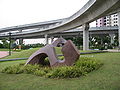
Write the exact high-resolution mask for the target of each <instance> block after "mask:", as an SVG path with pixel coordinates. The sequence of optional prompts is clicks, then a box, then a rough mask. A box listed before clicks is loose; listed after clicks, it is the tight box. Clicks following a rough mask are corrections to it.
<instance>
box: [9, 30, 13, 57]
mask: <svg viewBox="0 0 120 90" xmlns="http://www.w3.org/2000/svg"><path fill="white" fill-rule="evenodd" d="M11 34H12V33H11V32H9V55H11Z"/></svg>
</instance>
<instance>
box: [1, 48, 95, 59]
mask: <svg viewBox="0 0 120 90" xmlns="http://www.w3.org/2000/svg"><path fill="white" fill-rule="evenodd" d="M38 49H39V48H32V49H28V50H22V51H18V52H15V51H14V52H13V53H12V55H11V56H7V57H5V58H3V59H14V58H28V57H29V56H30V55H31V54H32V53H34V52H35V51H37V50H38ZM0 50H3V51H4V50H6V49H0ZM55 50H56V53H57V54H62V52H61V47H56V48H55ZM94 51H95V50H89V51H82V50H80V52H94Z"/></svg>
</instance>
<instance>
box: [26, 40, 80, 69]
mask: <svg viewBox="0 0 120 90" xmlns="http://www.w3.org/2000/svg"><path fill="white" fill-rule="evenodd" d="M59 43H64V45H63V47H62V53H63V56H64V58H65V59H64V60H58V57H57V54H56V52H55V48H54V47H56V46H57V45H58V44H59ZM79 56H80V53H79V51H78V50H77V48H76V47H75V45H74V44H73V43H72V41H71V40H68V41H66V40H65V39H63V38H59V39H57V40H56V41H54V42H53V43H52V44H50V45H46V46H45V47H43V48H41V49H39V50H38V51H36V52H35V53H33V54H32V55H31V56H30V57H29V59H28V61H27V62H26V65H27V64H44V60H45V58H46V57H48V59H49V62H50V66H52V67H54V66H63V65H67V66H71V65H73V64H74V62H75V61H76V60H77V59H78V58H79Z"/></svg>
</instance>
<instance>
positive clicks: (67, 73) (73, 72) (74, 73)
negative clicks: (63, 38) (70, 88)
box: [46, 66, 85, 78]
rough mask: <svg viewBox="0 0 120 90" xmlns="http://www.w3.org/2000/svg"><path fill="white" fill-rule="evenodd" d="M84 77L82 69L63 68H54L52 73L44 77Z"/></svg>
mask: <svg viewBox="0 0 120 90" xmlns="http://www.w3.org/2000/svg"><path fill="white" fill-rule="evenodd" d="M82 75H85V72H84V70H83V69H82V68H77V67H74V66H73V67H72V66H65V67H57V68H54V69H53V71H52V72H50V73H49V74H47V75H46V76H47V77H49V78H75V77H80V76H82Z"/></svg>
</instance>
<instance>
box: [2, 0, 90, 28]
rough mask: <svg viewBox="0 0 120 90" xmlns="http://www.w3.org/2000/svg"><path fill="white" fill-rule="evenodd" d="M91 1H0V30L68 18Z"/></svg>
mask: <svg viewBox="0 0 120 90" xmlns="http://www.w3.org/2000/svg"><path fill="white" fill-rule="evenodd" d="M88 1H89V0H0V28H4V27H10V26H16V25H23V24H30V23H37V22H43V21H49V20H55V19H61V18H66V17H69V16H71V15H73V14H74V13H75V12H77V11H78V10H79V9H80V8H81V7H82V6H84V5H85V3H87V2H88Z"/></svg>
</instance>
